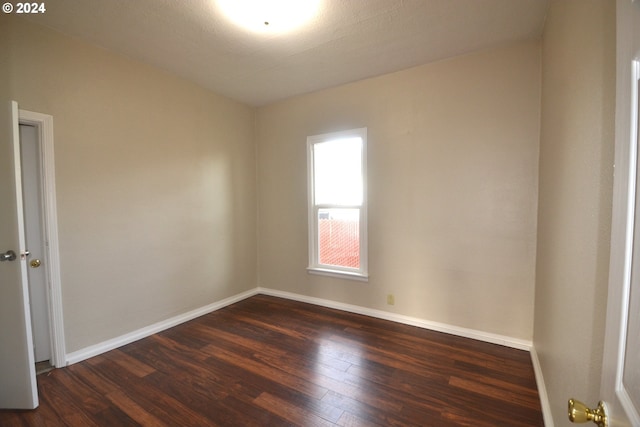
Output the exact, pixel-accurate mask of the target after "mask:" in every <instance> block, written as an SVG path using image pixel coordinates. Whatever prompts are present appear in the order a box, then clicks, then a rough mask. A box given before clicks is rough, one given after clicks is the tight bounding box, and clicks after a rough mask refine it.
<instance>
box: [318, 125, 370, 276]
mask: <svg viewBox="0 0 640 427" xmlns="http://www.w3.org/2000/svg"><path fill="white" fill-rule="evenodd" d="M354 137H357V138H361V139H362V157H361V159H362V204H361V205H356V206H346V205H333V204H322V205H317V204H316V203H315V200H314V182H313V180H314V170H313V168H314V157H313V152H314V150H313V149H314V146H315V145H316V144H320V143H323V142H329V141H333V140H336V139H344V138H354ZM307 183H308V190H307V194H308V216H309V217H308V221H309V225H308V228H309V266H308V267H307V271H308V272H309V273H311V274H320V275H325V276H332V277H339V278H347V279H353V280H360V281H368V278H369V274H368V251H367V240H368V239H367V234H368V228H367V216H368V215H367V128H358V129H351V130H346V131H341V132H332V133H325V134H321V135H313V136H309V137H307ZM327 208H328V209H330V208H356V209H360V222H359V224H358V227H359V237H360V268H348V267H341V266H335V265H327V264H320V263H319V256H320V254H319V242H318V230H319V227H318V210H319V209H327Z"/></svg>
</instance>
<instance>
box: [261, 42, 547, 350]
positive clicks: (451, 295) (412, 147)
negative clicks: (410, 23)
mask: <svg viewBox="0 0 640 427" xmlns="http://www.w3.org/2000/svg"><path fill="white" fill-rule="evenodd" d="M539 82H540V46H539V44H538V43H537V42H529V43H520V44H516V45H513V46H509V47H504V48H500V49H495V50H490V51H486V52H482V53H478V54H473V55H468V56H464V57H459V58H456V59H451V60H448V61H442V62H438V63H433V64H429V65H425V66H421V67H417V68H412V69H409V70H406V71H402V72H398V73H394V74H389V75H385V76H382V77H379V78H374V79H369V80H365V81H361V82H357V83H353V84H349V85H345V86H342V87H338V88H334V89H329V90H324V91H321V92H318V93H313V94H310V95H305V96H300V97H297V98H293V99H289V100H286V101H283V102H279V103H276V104H273V105H270V106H266V107H263V108H260V109H259V110H258V112H257V129H256V132H257V138H258V194H259V202H258V206H259V215H258V216H259V221H258V224H259V225H258V230H259V250H258V258H259V285H260V286H263V287H267V288H273V289H278V290H283V291H289V292H295V293H299V294H302V295H307V296H313V297H320V298H327V299H330V300H335V301H339V302H343V303H349V304H355V305H359V306H363V307H369V308H374V309H381V310H387V311H390V312H396V313H400V314H403V315H407V316H413V317H418V318H421V319H426V320H430V321H436V322H443V323H447V324H451V325H457V326H461V327H466V328H472V329H477V330H481V331H485V332H490V333H495V334H501V335H505V336H509V337H514V338H519V339H525V340H530V339H531V338H532V328H533V299H534V270H535V252H536V242H535V238H536V209H537V199H536V196H537V180H538V176H537V170H538V140H539V108H540V84H539ZM358 127H367V128H368V156H369V157H368V160H369V202H370V204H369V272H370V280H369V282H368V283H362V282H356V281H347V280H341V279H335V278H327V277H320V276H315V275H308V274H307V272H306V266H307V187H306V137H307V136H308V135H314V134H320V133H326V132H332V131H337V130H342V129H349V128H358ZM388 293H393V294H395V306H388V305H386V294H388Z"/></svg>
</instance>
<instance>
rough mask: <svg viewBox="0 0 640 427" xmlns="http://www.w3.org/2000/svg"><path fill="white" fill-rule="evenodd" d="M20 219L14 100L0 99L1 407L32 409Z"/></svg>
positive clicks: (30, 350) (33, 394)
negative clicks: (3, 100) (11, 254)
mask: <svg viewBox="0 0 640 427" xmlns="http://www.w3.org/2000/svg"><path fill="white" fill-rule="evenodd" d="M22 222H23V221H22V187H21V178H20V142H19V139H18V104H17V103H15V102H6V101H5V102H1V103H0V259H3V260H4V261H0V408H16V409H18V408H19V409H33V408H35V407H37V406H38V389H37V386H36V373H35V361H34V356H33V342H32V337H31V319H30V313H29V293H28V289H27V267H26V260H23V259H22V257H21V251H24V250H25V243H24V242H25V241H24V231H23V228H22V227H23V224H22ZM9 251H12V252H13V253H15V256H16V259H13V260H12V259H11V258H13V257H12V256H9V254H10V252H9Z"/></svg>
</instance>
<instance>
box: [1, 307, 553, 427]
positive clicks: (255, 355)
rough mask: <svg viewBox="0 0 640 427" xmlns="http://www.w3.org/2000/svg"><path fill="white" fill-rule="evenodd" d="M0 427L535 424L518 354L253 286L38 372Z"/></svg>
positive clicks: (538, 418) (525, 366)
mask: <svg viewBox="0 0 640 427" xmlns="http://www.w3.org/2000/svg"><path fill="white" fill-rule="evenodd" d="M38 386H39V393H40V407H39V408H38V409H36V410H34V411H0V425H1V426H7V427H8V426H83V427H85V426H137V425H143V426H334V425H338V426H492V427H493V426H543V425H544V424H543V421H542V414H541V409H540V400H539V397H538V392H537V389H536V382H535V378H534V373H533V367H532V365H531V359H530V355H529V353H528V352H525V351H520V350H514V349H511V348H507V347H503V346H499V345H494V344H488V343H484V342H479V341H475V340H470V339H466V338H460V337H456V336H452V335H447V334H442V333H438V332H433V331H428V330H424V329H420V328H416V327H411V326H406V325H401V324H397V323H393V322H388V321H384V320H378V319H374V318H370V317H366V316H360V315H355V314H350V313H345V312H341V311H337V310H331V309H326V308H322V307H317V306H313V305H309V304H303V303H298V302H293V301H288V300H283V299H278V298H273V297H268V296H262V295H259V296H255V297H252V298H249V299H247V300H244V301H242V302H239V303H237V304H234V305H232V306H229V307H226V308H224V309H221V310H219V311H216V312H214V313H211V314H208V315H206V316H203V317H200V318H198V319H196V320H193V321H191V322H188V323H185V324H183V325H180V326H177V327H175V328H172V329H169V330H167V331H164V332H162V333H159V334H156V335H153V336H151V337H148V338H145V339H143V340H140V341H137V342H135V343H132V344H129V345H127V346H124V347H121V348H120V349H117V350H113V351H110V352H108V353H105V354H103V355H100V356H97V357H94V358H92V359H89V360H86V361H84V362H81V363H77V364H74V365H71V366H69V367H67V368H64V369H56V370H53V371H51V372H49V373H47V374H43V375H41V376H39V377H38Z"/></svg>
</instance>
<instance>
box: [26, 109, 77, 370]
mask: <svg viewBox="0 0 640 427" xmlns="http://www.w3.org/2000/svg"><path fill="white" fill-rule="evenodd" d="M18 117H19V123H20V124H21V125H29V126H33V127H35V128H36V131H37V133H38V144H39V146H40V159H39V160H40V162H39V163H40V165H39V166H40V170H41V172H42V173H41V179H42V208H43V212H42V214H43V215H42V217H43V220H44V239H45V247H46V250H45V254H44V261H45V262H44V267H45V269H46V276H47V281H48V285H49V286H47V302H48V305H49V333H50V335H51V360H50V363H51V365H53V366H55V367H56V368H61V367H64V366H66V365H67V354H66V347H65V338H64V321H63V316H62V282H61V279H60V250H59V244H58V215H57V205H56V177H55V163H54V150H53V116H50V115H48V114H41V113H36V112H33V111H27V110H22V109H20V110H18Z"/></svg>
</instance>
